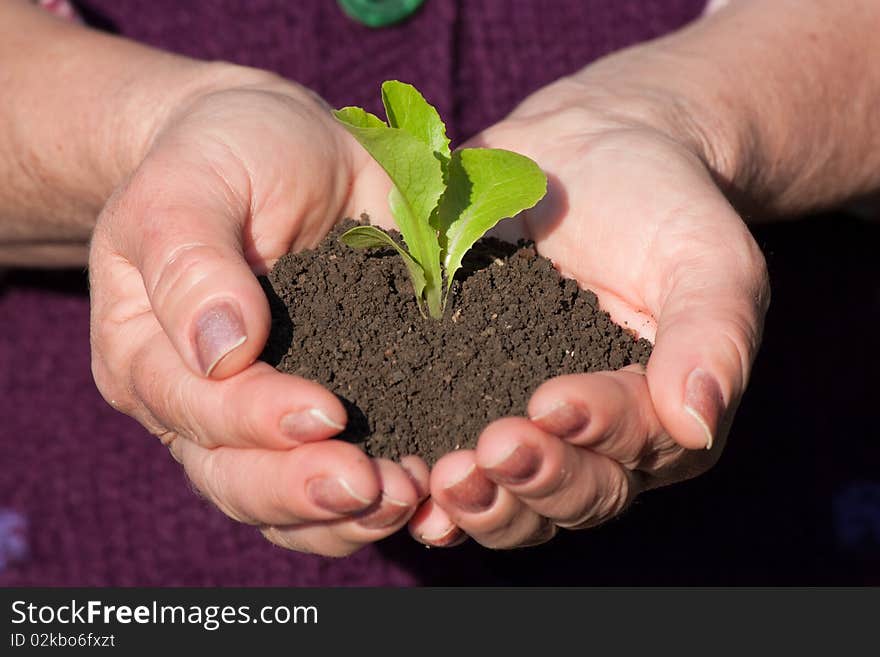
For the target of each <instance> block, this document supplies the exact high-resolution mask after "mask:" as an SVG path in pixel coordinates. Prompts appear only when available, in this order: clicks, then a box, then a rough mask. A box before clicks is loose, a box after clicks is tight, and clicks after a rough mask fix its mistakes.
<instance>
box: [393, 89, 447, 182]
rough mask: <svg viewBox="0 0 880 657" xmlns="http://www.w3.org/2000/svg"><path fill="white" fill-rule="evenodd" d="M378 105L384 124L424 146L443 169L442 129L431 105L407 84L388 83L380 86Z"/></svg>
mask: <svg viewBox="0 0 880 657" xmlns="http://www.w3.org/2000/svg"><path fill="white" fill-rule="evenodd" d="M382 104H383V105H384V106H385V114H386V115H387V116H388V125H390V126H391V127H392V128H400V129H401V130H404V131H406V132H408V133H409V134H411V135H412V136H413V137H415V138H417V139H418V140H419V141H422V142H424V143H425V144H427V145H428V146H429V147H430V148H431V150H432V151H433V152H434V154H435V156H436V157H438V158H439V159H440V161H441V163H442V165H443V167H444V168H445V166H446V164H447V163H448V162H449V158H450V153H449V139H448V138H447V137H446V126H445V125H444V124H443V121H442V120H440V115H439V114H438V113H437V110H436V109H435V108H434V106H433V105H430V104H429V103H428V101H426V100H425V97H424V96H422V94H420V93H419V92H418V90H417V89H416V88H415V87H414V86H412V85H411V84H406V83H405V82H398V81H397V80H388V81H386V82H384V83H383V84H382Z"/></svg>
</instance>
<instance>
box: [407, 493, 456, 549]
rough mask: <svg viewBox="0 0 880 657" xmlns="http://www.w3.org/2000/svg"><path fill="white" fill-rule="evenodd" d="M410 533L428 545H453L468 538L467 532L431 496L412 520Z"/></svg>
mask: <svg viewBox="0 0 880 657" xmlns="http://www.w3.org/2000/svg"><path fill="white" fill-rule="evenodd" d="M409 533H410V535H411V536H412V537H413V538H414V539H416V540H417V541H418V542H419V543H423V544H424V545H427V546H428V547H453V546H455V545H460V544H461V543H463V542H464V541H466V540H467V534H465V533H464V532H463V531H462V530H461V529H459V528H458V526H457V525H456V524H455V523H454V522H453V521H452V518H450V517H449V514H448V513H446V511H444V510H443V508H442V507H440V506H438V505H437V504H436V503H435V502H434V500H432V499H431V498H430V497H429V498H428V499H427V500H426V501H425V502H424V503H423V504H422V505H421V506H420V507H419V509H418V511H416V513H415V515H414V516H413V517H412V520H410V522H409Z"/></svg>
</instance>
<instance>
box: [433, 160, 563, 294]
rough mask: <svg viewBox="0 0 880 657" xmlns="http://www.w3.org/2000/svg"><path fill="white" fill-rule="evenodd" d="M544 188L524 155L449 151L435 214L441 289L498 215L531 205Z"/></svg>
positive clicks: (543, 180)
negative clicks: (442, 277)
mask: <svg viewBox="0 0 880 657" xmlns="http://www.w3.org/2000/svg"><path fill="white" fill-rule="evenodd" d="M546 192H547V177H546V176H545V175H544V173H543V172H542V171H541V169H540V168H539V167H538V165H537V164H535V162H533V161H532V160H530V159H529V158H527V157H525V156H523V155H519V154H518V153H512V152H511V151H505V150H500V149H494V148H466V149H463V150H460V151H456V152H455V153H453V155H452V159H451V161H450V163H449V169H448V186H447V188H446V192H445V194H444V195H443V198H442V199H441V200H440V205H439V207H438V212H437V219H438V225H439V228H440V240H441V246H442V248H443V266H444V268H445V270H446V289H447V290H448V289H449V286H450V285H451V284H452V279H453V277H454V276H455V273H456V272H457V271H458V269H459V267H461V260H462V258H463V257H464V254H465V253H467V251H468V250H469V249H470V248H471V247H472V246H473V245H474V243H475V242H476V241H477V240H478V239H480V238H481V237H482V236H483V235H485V234H486V232H487V231H488V230H489V229H491V228H492V227H493V226H494V225H495V224H497V223H498V222H499V221H501V220H502V219H505V218H508V217H513V216H515V215H517V214H519V213H520V212H522V211H523V210H527V209H529V208H531V207H533V206H534V205H535V204H536V203H537V202H538V201H540V200H541V198H542V197H543V196H544V194H546Z"/></svg>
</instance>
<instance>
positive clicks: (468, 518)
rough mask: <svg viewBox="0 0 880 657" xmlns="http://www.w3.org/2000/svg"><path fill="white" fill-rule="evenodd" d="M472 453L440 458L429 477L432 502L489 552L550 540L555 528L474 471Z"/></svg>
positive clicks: (452, 453) (474, 465) (451, 454)
mask: <svg viewBox="0 0 880 657" xmlns="http://www.w3.org/2000/svg"><path fill="white" fill-rule="evenodd" d="M474 456H475V455H474V452H473V451H472V450H457V451H455V452H451V453H449V454H446V455H445V456H443V457H442V458H441V459H440V460H439V461H437V463H436V464H435V465H434V470H433V471H432V473H431V498H432V499H433V500H434V501H435V502H436V503H437V504H438V505H439V506H441V507H442V508H443V509H444V510H445V511H446V512H447V513H448V514H449V517H450V518H451V519H452V521H453V522H454V523H455V524H456V525H457V526H458V527H459V528H461V529H462V530H463V531H465V532H466V533H467V534H468V535H469V536H471V538H473V539H474V540H475V541H477V542H478V543H480V544H481V545H483V546H485V547H489V548H496V549H503V548H512V547H524V546H526V545H534V544H536V543H541V542H544V541H546V540H549V539H550V538H551V537H552V536H553V532H554V531H555V530H554V528H553V527H552V526H551V525H552V523H548V522H547V521H546V519H545V518H542V517H541V516H540V515H538V514H537V513H535V512H534V511H532V510H531V509H529V508H528V507H527V506H526V505H525V504H523V503H522V502H521V501H520V500H519V499H517V498H516V497H515V496H514V495H512V494H511V493H510V492H509V491H507V490H506V489H504V488H502V487H500V486H498V485H496V484H495V483H494V482H493V481H491V480H490V479H488V478H487V477H485V476H484V475H483V474H482V473H481V472H480V470H479V469H478V468H477V467H476V463H475V461H474Z"/></svg>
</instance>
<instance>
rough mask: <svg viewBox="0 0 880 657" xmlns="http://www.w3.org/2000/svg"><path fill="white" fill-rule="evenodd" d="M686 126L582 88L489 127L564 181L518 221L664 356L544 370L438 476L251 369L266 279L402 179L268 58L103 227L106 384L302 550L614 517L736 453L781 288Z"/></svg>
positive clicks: (315, 396)
mask: <svg viewBox="0 0 880 657" xmlns="http://www.w3.org/2000/svg"><path fill="white" fill-rule="evenodd" d="M667 128H668V126H666V125H665V124H664V122H663V121H662V120H660V119H659V118H658V120H657V121H656V124H655V122H653V119H652V116H651V113H650V112H648V113H645V114H644V115H638V116H634V115H617V114H615V113H613V112H608V111H604V110H598V109H597V108H596V107H595V106H594V104H593V103H592V102H591V100H590V98H588V97H587V96H586V95H585V93H584V92H583V91H582V89H581V88H580V85H579V84H578V83H576V82H574V81H572V80H564V81H562V82H560V83H557V84H555V85H551V86H550V87H548V88H546V89H544V90H542V91H541V92H539V93H537V94H535V95H534V96H533V97H531V98H530V99H528V100H527V101H526V102H525V103H524V104H523V105H522V106H521V107H519V108H518V109H517V110H516V111H515V112H514V113H513V115H512V116H511V117H509V118H508V119H507V120H505V121H502V122H501V123H500V124H498V125H496V126H494V127H492V128H490V129H489V130H487V131H486V132H484V133H483V134H481V135H479V136H478V137H476V138H475V140H473V141H474V143H476V144H479V145H486V146H491V147H498V148H508V149H511V150H514V151H518V152H521V153H524V154H526V155H528V156H530V157H532V158H533V159H535V160H536V161H537V162H538V163H539V164H540V165H541V167H542V168H543V169H544V170H545V171H546V172H547V173H548V175H549V178H550V191H549V193H548V197H547V198H546V199H545V201H543V202H542V203H541V204H540V205H539V206H538V207H537V208H536V209H535V210H533V211H531V212H529V213H527V214H526V215H525V216H523V217H520V218H518V219H515V220H510V221H507V222H503V224H502V226H501V229H500V232H501V234H502V235H505V234H506V235H507V236H509V237H515V236H522V235H526V236H529V237H531V238H532V239H534V240H535V241H536V244H537V246H538V249H539V251H540V253H541V254H543V255H545V256H547V257H549V258H551V259H552V260H553V261H554V262H555V263H556V264H557V266H558V267H559V269H560V270H561V271H562V272H563V273H564V274H565V275H568V276H573V277H574V278H576V279H577V280H578V281H579V282H580V283H581V284H582V285H584V286H586V287H590V288H591V289H593V290H595V291H596V292H597V294H598V295H599V298H600V300H601V302H602V303H603V305H604V306H605V308H606V309H608V310H609V311H610V312H611V314H612V316H613V317H614V318H615V319H616V320H617V321H619V322H626V323H627V324H628V325H629V326H630V327H633V328H634V329H635V330H637V331H638V332H639V334H640V335H641V336H644V337H647V338H648V339H650V340H652V341H655V349H654V353H653V356H652V358H651V360H650V363H649V365H648V368H647V371H646V372H645V371H641V370H640V369H639V368H627V369H625V370H623V371H620V372H614V373H601V374H588V375H574V376H565V377H560V378H558V379H554V380H551V381H548V382H546V383H545V384H544V385H542V386H541V387H540V388H539V389H538V390H537V391H536V392H535V394H534V396H533V398H532V399H531V401H530V404H529V408H528V411H529V418H505V419H502V420H498V421H497V422H494V423H493V424H491V425H490V426H489V427H487V428H486V429H485V431H484V432H483V435H482V436H481V438H480V441H479V444H478V446H477V449H476V450H474V451H466V450H462V451H457V452H454V453H452V454H449V455H447V456H446V457H444V458H443V459H441V460H440V461H439V462H438V463H437V465H436V466H435V467H434V469H433V471H431V472H429V470H428V468H427V466H426V465H425V464H424V462H422V461H421V460H420V459H418V458H415V457H408V458H406V459H404V460H403V462H402V463H400V464H396V463H392V462H390V461H386V460H382V459H377V460H370V459H368V458H367V457H366V456H365V455H364V454H363V453H362V452H361V451H360V450H358V449H357V448H356V447H354V446H352V445H350V444H347V443H344V442H341V441H337V440H332V436H333V435H335V434H336V433H338V432H339V430H340V429H341V427H342V426H343V425H344V423H345V413H344V410H343V408H342V406H341V405H340V403H339V401H338V400H337V399H336V398H335V396H334V395H332V394H331V393H329V392H328V391H327V390H325V389H323V388H322V387H320V386H319V385H317V384H316V383H314V382H309V381H306V380H303V379H299V378H297V377H293V376H289V375H283V374H280V373H278V372H276V371H275V370H274V369H273V368H271V367H270V366H268V365H266V364H265V363H262V362H255V360H256V358H257V356H258V355H259V353H260V351H261V350H262V346H263V344H264V342H265V339H266V336H267V334H268V330H269V324H270V320H269V310H268V306H267V302H266V299H265V297H264V295H263V293H262V290H261V289H260V287H259V285H258V283H257V280H256V278H255V276H254V274H255V273H263V272H265V271H267V270H268V268H269V267H271V265H272V264H273V262H274V261H275V260H276V259H277V258H278V257H280V256H281V255H283V254H284V253H285V252H287V251H288V250H290V249H294V250H297V249H302V248H306V247H309V246H313V245H314V244H316V243H317V242H318V241H319V240H320V239H321V238H322V236H323V235H325V234H326V232H327V231H328V230H329V228H330V227H331V226H332V225H333V223H334V222H335V221H337V220H338V219H339V218H341V217H345V216H358V215H359V214H360V213H361V212H362V211H365V210H366V211H368V212H369V213H370V214H371V216H374V217H383V216H387V212H385V208H386V207H387V206H386V198H387V193H388V190H389V185H390V183H389V182H388V180H387V177H386V176H385V174H384V173H383V172H382V171H381V169H379V167H378V165H376V163H375V162H373V160H371V159H370V158H369V156H367V154H366V153H365V151H363V149H362V148H361V147H360V146H359V145H358V144H357V143H356V142H355V141H354V139H353V138H351V137H350V136H349V135H348V134H347V133H345V131H344V130H343V129H342V128H341V127H340V126H338V125H337V124H335V123H334V122H333V120H332V119H331V117H330V115H329V113H328V112H327V108H326V107H325V106H324V105H323V104H322V103H321V102H320V101H319V100H318V99H316V98H315V97H314V96H313V95H312V94H310V93H309V92H307V91H305V90H303V89H302V88H300V87H297V86H296V85H293V84H291V83H288V82H285V81H282V80H279V79H278V78H275V77H273V76H269V75H262V74H259V75H254V76H253V78H252V79H248V80H247V81H246V82H242V83H237V84H229V85H227V86H226V87H224V88H222V89H215V90H212V91H211V92H210V93H203V94H201V95H199V96H197V97H194V98H190V99H188V102H186V103H183V104H182V105H181V107H179V108H178V109H177V111H175V112H172V113H170V115H169V118H168V120H167V121H166V122H165V124H164V125H162V126H160V127H159V129H158V130H157V136H156V138H155V140H154V141H153V143H152V146H151V148H150V150H149V152H148V154H147V155H146V157H145V158H144V160H143V162H142V163H141V165H140V166H139V167H138V168H137V170H136V171H135V172H134V174H133V175H132V176H131V177H130V178H129V179H128V180H127V181H126V183H125V184H124V185H122V186H121V187H120V188H119V189H117V190H116V192H115V193H114V195H113V196H112V198H111V199H110V201H109V202H108V203H107V205H106V207H105V208H104V210H103V212H102V213H101V215H100V217H99V220H98V223H97V226H96V229H95V232H94V237H93V240H92V244H91V252H90V260H89V266H90V276H91V286H92V301H93V304H92V346H93V371H94V374H95V379H96V382H97V383H98V386H99V388H100V390H101V392H102V394H103V395H104V396H105V398H106V399H107V400H108V401H109V402H110V403H111V404H112V405H113V406H114V407H116V408H117V409H119V410H120V411H123V412H125V413H128V414H130V415H132V416H133V417H135V418H136V419H137V420H138V421H140V422H141V423H142V424H143V425H144V426H145V427H147V428H148V429H149V430H150V431H151V432H152V433H154V434H156V435H157V436H159V437H160V438H161V439H162V441H163V442H164V443H165V444H167V445H168V446H169V448H170V450H171V452H172V454H173V455H174V457H175V458H176V459H177V460H178V461H180V462H181V463H182V465H183V467H184V469H185V470H186V472H187V474H188V476H189V477H190V478H191V479H192V481H193V483H194V484H195V486H196V487H197V488H198V489H199V491H201V493H202V494H204V495H205V496H206V497H207V498H208V499H210V500H211V501H212V502H214V503H215V504H216V505H217V506H218V507H219V508H220V509H222V510H223V511H224V512H225V513H227V514H228V515H229V516H230V517H232V518H234V519H236V520H239V521H242V522H247V523H251V524H254V525H257V526H259V527H260V529H261V531H262V532H263V534H264V535H265V536H266V537H267V538H268V539H269V540H270V541H272V542H273V543H276V544H278V545H282V546H284V547H288V548H291V549H296V550H301V551H307V552H316V553H320V554H325V555H345V554H349V553H351V552H353V551H355V550H356V549H358V548H359V547H361V546H363V545H366V544H368V543H371V542H374V541H376V540H379V539H381V538H383V537H385V536H387V535H389V534H391V533H393V532H395V531H397V530H398V529H400V528H402V527H403V526H404V525H406V524H407V523H408V525H409V530H410V532H411V533H412V534H413V536H414V537H416V538H417V540H420V541H422V542H424V543H426V544H430V545H436V546H445V545H453V544H456V543H458V542H460V541H462V540H464V539H465V537H466V536H468V535H469V536H471V537H473V538H474V539H475V540H477V541H478V542H480V543H482V544H483V545H487V546H491V547H496V548H508V547H516V546H523V545H531V544H534V543H538V542H541V541H544V540H547V539H548V538H550V537H551V536H552V535H553V534H554V533H555V531H556V530H557V528H558V527H560V526H561V527H588V526H591V525H595V524H598V523H601V522H603V521H605V520H607V519H609V518H610V517H612V516H614V515H615V514H618V513H620V512H621V511H622V510H623V509H624V508H625V507H626V506H627V504H628V503H629V502H630V501H631V500H632V499H633V498H634V496H635V495H637V494H638V493H639V492H641V491H642V490H645V489H647V488H651V487H654V486H659V485H663V484H667V483H671V482H674V481H678V480H681V479H684V478H687V477H690V476H694V475H696V474H698V473H700V472H702V471H704V470H705V469H707V468H708V467H710V466H711V465H712V463H714V461H715V460H716V459H717V458H718V456H719V454H720V452H721V450H722V448H723V444H724V438H725V435H726V430H727V426H728V425H729V422H730V419H731V417H732V413H733V412H734V411H735V408H736V405H737V403H738V400H739V398H740V396H741V394H742V392H743V390H744V388H745V385H746V382H747V380H748V373H749V368H750V365H751V362H752V359H753V358H754V355H755V352H756V350H757V347H758V343H759V340H760V333H761V325H762V321H763V316H764V313H765V311H766V304H767V302H768V297H769V295H768V290H767V279H766V272H765V267H764V263H763V258H762V256H761V254H760V252H759V250H758V248H757V247H756V245H755V244H754V242H753V241H752V239H751V237H750V235H749V233H748V230H747V229H746V228H745V226H744V224H743V222H742V221H741V220H740V218H739V217H738V216H737V214H736V213H735V212H734V210H733V209H732V208H731V206H730V205H729V204H728V203H727V201H726V200H725V198H724V196H723V195H722V194H721V193H720V192H719V191H718V189H717V188H716V186H715V184H714V183H713V180H712V177H711V175H710V174H709V171H708V169H707V167H706V164H705V163H704V161H703V158H702V157H701V154H699V153H697V152H695V149H694V148H693V147H692V146H690V145H688V144H690V141H689V140H688V139H684V138H681V139H679V138H678V135H676V134H674V131H672V130H669V129H667ZM379 223H381V222H379ZM385 224H386V226H387V225H388V222H385ZM694 370H697V374H696V375H694V376H693V377H691V378H690V379H689V376H690V375H691V372H693V371H694ZM689 381H690V382H691V384H693V385H691V386H690V387H688V382H689ZM710 436H711V437H712V443H713V445H712V448H711V449H710V450H707V449H705V448H706V446H707V442H709V437H710ZM510 455H513V457H514V458H512V459H511V460H510V461H507V462H504V461H505V457H507V456H510Z"/></svg>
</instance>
